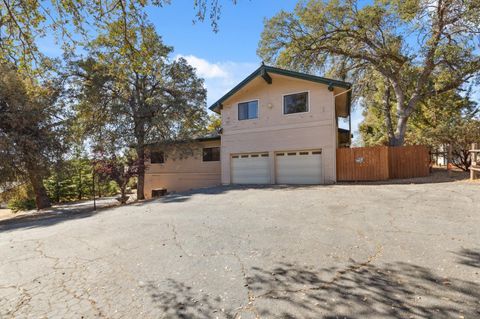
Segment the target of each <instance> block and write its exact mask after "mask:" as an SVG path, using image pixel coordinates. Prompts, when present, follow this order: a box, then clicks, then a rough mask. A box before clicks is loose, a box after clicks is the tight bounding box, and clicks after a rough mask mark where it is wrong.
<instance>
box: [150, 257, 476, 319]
mask: <svg viewBox="0 0 480 319" xmlns="http://www.w3.org/2000/svg"><path fill="white" fill-rule="evenodd" d="M152 287H153V286H151V287H150V292H151V297H152V300H153V302H154V303H155V304H156V306H157V307H158V309H160V310H161V311H162V312H164V313H165V314H166V316H165V317H166V318H172V319H173V318H192V319H194V318H199V319H203V318H212V317H216V316H217V315H216V314H218V311H221V310H220V309H222V308H227V309H228V307H229V306H231V305H228V304H227V305H225V304H223V305H222V302H221V300H220V299H218V298H217V299H213V298H211V297H210V296H209V295H207V294H205V295H201V296H198V295H195V294H194V293H193V291H192V289H191V288H190V287H187V286H185V285H183V284H181V283H178V282H175V281H173V280H172V281H171V282H170V286H169V287H168V288H167V291H165V292H159V290H158V288H155V289H153V288H152ZM246 287H247V289H249V291H250V293H249V296H251V297H250V298H249V299H248V300H245V307H247V305H248V309H249V311H252V312H253V313H255V314H256V315H257V316H258V317H259V318H284V319H290V318H311V319H314V318H324V319H327V318H328V319H330V318H332V319H333V318H346V319H353V318H441V319H442V318H445V319H446V318H463V317H464V318H478V317H479V316H480V303H479V300H480V285H479V283H475V282H470V281H465V280H461V279H456V278H442V277H440V276H438V275H436V274H434V273H433V272H432V271H431V270H429V269H427V268H424V267H420V266H417V265H413V264H409V263H403V262H398V263H390V264H385V265H381V266H376V265H372V264H370V263H368V262H367V263H355V262H351V263H349V264H348V265H347V266H345V267H330V268H322V269H316V268H315V267H313V266H306V265H302V266H299V265H294V264H290V263H280V264H277V265H276V266H275V267H273V268H270V269H264V268H259V267H253V268H251V269H250V270H249V271H248V273H247V285H246ZM242 288H243V287H239V289H240V290H242ZM200 304H201V305H202V306H200ZM237 309H238V308H236V309H235V310H231V308H230V310H229V311H226V312H223V313H222V314H223V315H224V317H225V318H238V315H239V314H242V313H240V312H239V311H238V310H237ZM252 312H251V313H252Z"/></svg>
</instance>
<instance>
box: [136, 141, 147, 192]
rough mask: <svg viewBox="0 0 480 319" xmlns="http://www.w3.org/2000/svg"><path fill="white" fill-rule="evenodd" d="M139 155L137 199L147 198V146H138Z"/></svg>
mask: <svg viewBox="0 0 480 319" xmlns="http://www.w3.org/2000/svg"><path fill="white" fill-rule="evenodd" d="M137 156H138V160H139V163H138V177H137V199H145V146H144V145H138V146H137Z"/></svg>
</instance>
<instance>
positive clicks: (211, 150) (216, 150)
mask: <svg viewBox="0 0 480 319" xmlns="http://www.w3.org/2000/svg"><path fill="white" fill-rule="evenodd" d="M203 161H204V162H218V161H220V147H208V148H204V149H203Z"/></svg>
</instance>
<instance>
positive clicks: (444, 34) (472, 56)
mask: <svg viewBox="0 0 480 319" xmlns="http://www.w3.org/2000/svg"><path fill="white" fill-rule="evenodd" d="M479 36H480V2H479V1H478V0H422V1H418V0H406V1H405V0H390V1H387V0H378V1H374V2H372V3H369V4H364V3H363V2H362V1H360V0H328V1H323V0H312V1H308V2H301V3H299V4H298V5H297V7H296V9H295V10H294V12H285V11H282V12H280V13H278V14H277V15H276V16H274V17H273V18H271V19H269V20H267V21H266V22H265V29H264V31H263V33H262V38H261V41H260V44H259V49H258V53H259V55H260V56H261V57H262V58H263V59H264V60H265V61H267V62H273V63H276V64H278V65H280V66H285V67H290V68H296V69H303V70H314V71H318V70H319V69H320V70H322V69H323V70H325V69H328V70H334V71H335V72H336V73H337V74H338V75H339V76H341V77H343V76H346V77H351V76H352V75H355V76H357V77H358V76H359V77H362V76H365V75H368V74H371V71H374V72H375V73H376V74H378V75H379V76H380V77H381V78H382V81H383V82H385V83H386V85H387V87H388V88H389V89H390V90H391V92H392V96H394V97H395V104H396V105H395V118H396V121H395V123H394V122H392V123H390V124H388V125H389V126H390V127H388V131H393V135H392V136H390V138H389V143H390V145H402V144H403V143H404V141H405V132H406V129H407V122H408V120H409V118H410V116H411V115H412V113H413V112H414V111H415V110H416V109H417V107H418V105H419V103H420V102H421V101H424V100H426V99H428V98H430V97H432V96H436V95H441V94H442V93H445V92H448V91H451V90H454V89H456V88H458V87H461V86H462V85H463V84H465V83H466V82H467V81H469V80H473V79H474V78H475V77H477V76H478V74H479V70H480V54H479V49H480V48H479Z"/></svg>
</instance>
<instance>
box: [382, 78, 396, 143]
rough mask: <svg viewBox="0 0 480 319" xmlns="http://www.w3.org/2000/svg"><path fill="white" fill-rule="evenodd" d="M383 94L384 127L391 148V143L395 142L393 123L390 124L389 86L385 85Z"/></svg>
mask: <svg viewBox="0 0 480 319" xmlns="http://www.w3.org/2000/svg"><path fill="white" fill-rule="evenodd" d="M385 87H386V89H385V93H384V95H383V110H382V111H383V116H384V118H385V126H386V128H387V135H388V144H389V145H390V146H393V145H392V143H393V141H394V140H395V133H394V130H393V122H392V113H391V110H390V108H391V104H390V96H391V92H390V85H389V84H388V82H387V83H385Z"/></svg>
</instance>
